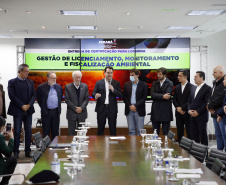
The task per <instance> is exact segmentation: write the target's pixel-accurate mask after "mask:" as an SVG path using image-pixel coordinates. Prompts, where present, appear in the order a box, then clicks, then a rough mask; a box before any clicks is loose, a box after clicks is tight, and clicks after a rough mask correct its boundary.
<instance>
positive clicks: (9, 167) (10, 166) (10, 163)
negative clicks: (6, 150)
mask: <svg viewBox="0 0 226 185" xmlns="http://www.w3.org/2000/svg"><path fill="white" fill-rule="evenodd" d="M5 160H6V168H5V171H4V175H6V174H13V172H14V170H15V168H16V165H17V158H16V157H15V156H12V157H8V158H5ZM10 178H11V176H8V177H3V178H2V181H1V182H0V184H9V179H10Z"/></svg>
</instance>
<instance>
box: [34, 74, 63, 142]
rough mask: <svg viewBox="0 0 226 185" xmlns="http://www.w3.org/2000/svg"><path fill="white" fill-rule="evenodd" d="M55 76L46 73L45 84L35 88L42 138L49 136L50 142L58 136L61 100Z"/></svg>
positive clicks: (59, 87)
mask: <svg viewBox="0 0 226 185" xmlns="http://www.w3.org/2000/svg"><path fill="white" fill-rule="evenodd" d="M56 79H57V78H56V74H55V72H53V71H50V72H48V74H47V82H45V83H43V84H41V85H39V86H38V88H37V100H38V104H39V106H40V108H41V117H42V129H43V137H45V136H46V135H48V136H50V131H51V136H52V137H51V138H52V140H53V139H54V137H56V136H58V135H59V125H60V113H61V99H62V95H63V90H62V87H61V86H60V85H58V84H57V83H56Z"/></svg>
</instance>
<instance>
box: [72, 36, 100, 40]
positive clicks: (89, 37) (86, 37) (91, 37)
mask: <svg viewBox="0 0 226 185" xmlns="http://www.w3.org/2000/svg"><path fill="white" fill-rule="evenodd" d="M72 38H76V39H79V38H83V39H94V38H96V36H91V35H87V36H77V35H74V36H72Z"/></svg>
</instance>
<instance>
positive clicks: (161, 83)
mask: <svg viewBox="0 0 226 185" xmlns="http://www.w3.org/2000/svg"><path fill="white" fill-rule="evenodd" d="M165 81H166V78H165V79H164V80H163V81H160V87H162V85H163V83H164V82H165Z"/></svg>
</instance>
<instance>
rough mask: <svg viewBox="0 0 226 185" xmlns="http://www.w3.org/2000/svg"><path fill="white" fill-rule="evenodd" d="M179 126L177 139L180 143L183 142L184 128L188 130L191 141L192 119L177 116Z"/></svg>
mask: <svg viewBox="0 0 226 185" xmlns="http://www.w3.org/2000/svg"><path fill="white" fill-rule="evenodd" d="M176 125H177V139H178V142H180V141H181V138H182V137H183V136H184V126H185V128H186V133H187V137H188V138H189V139H191V135H190V118H189V117H188V116H177V117H176Z"/></svg>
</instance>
